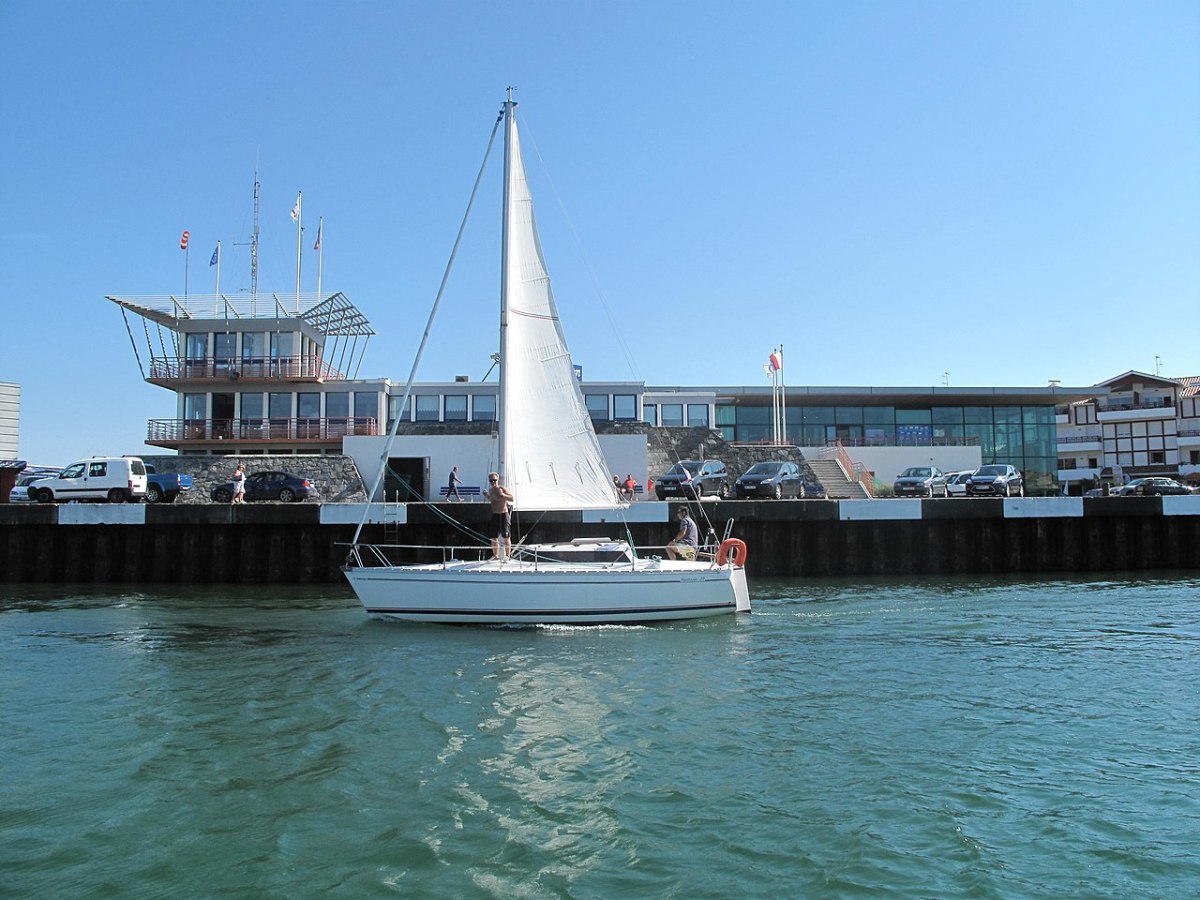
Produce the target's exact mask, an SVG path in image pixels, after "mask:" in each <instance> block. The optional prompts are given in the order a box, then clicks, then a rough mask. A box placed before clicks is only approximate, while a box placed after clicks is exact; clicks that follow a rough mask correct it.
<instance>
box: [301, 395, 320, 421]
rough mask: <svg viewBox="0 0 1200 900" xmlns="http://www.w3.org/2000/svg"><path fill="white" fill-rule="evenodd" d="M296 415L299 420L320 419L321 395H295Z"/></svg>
mask: <svg viewBox="0 0 1200 900" xmlns="http://www.w3.org/2000/svg"><path fill="white" fill-rule="evenodd" d="M296 415H297V416H299V417H300V418H301V419H319V418H320V417H321V395H320V394H314V393H308V392H305V393H303V394H297V395H296Z"/></svg>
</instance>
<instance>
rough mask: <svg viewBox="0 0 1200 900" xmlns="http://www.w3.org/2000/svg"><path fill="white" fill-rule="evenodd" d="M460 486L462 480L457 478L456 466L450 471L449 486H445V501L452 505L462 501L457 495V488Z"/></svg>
mask: <svg viewBox="0 0 1200 900" xmlns="http://www.w3.org/2000/svg"><path fill="white" fill-rule="evenodd" d="M460 484H462V479H461V478H459V477H458V466H455V467H454V468H453V469H451V470H450V484H448V485H447V490H446V499H447V500H449V501H450V502H451V503H453V502H454V501H455V500H462V497H460V496H459V495H458V486H459V485H460Z"/></svg>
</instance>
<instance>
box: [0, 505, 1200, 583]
mask: <svg viewBox="0 0 1200 900" xmlns="http://www.w3.org/2000/svg"><path fill="white" fill-rule="evenodd" d="M896 502H905V501H887V500H880V501H871V503H872V504H883V506H869V507H866V509H867V510H869V511H879V510H884V511H885V512H886V511H887V507H886V504H889V503H896ZM1076 502H1077V501H1076ZM860 508H862V507H860ZM62 509H63V508H61V507H55V506H42V505H21V506H17V505H10V506H0V581H4V582H10V583H19V582H111V583H130V584H135V583H154V582H167V583H172V582H175V583H184V584H207V583H248V584H255V583H263V584H289V583H337V582H341V581H342V576H341V572H340V567H341V566H342V564H343V563H344V562H345V559H346V553H347V549H348V548H347V546H346V545H347V544H348V543H349V541H350V540H351V538H352V536H353V534H354V526H353V525H346V524H322V522H321V519H322V508H321V507H319V506H317V505H315V504H295V505H285V504H262V505H246V506H242V507H229V506H217V505H201V506H197V505H189V506H179V505H175V506H154V507H146V508H145V510H144V514H145V523H144V524H63V523H60V521H59V513H60V511H61V510H62ZM127 509H128V508H127ZM440 509H441V510H442V511H443V512H448V513H450V514H452V515H454V516H455V517H456V518H457V519H458V520H459V521H461V522H462V523H463V525H464V526H466V527H468V528H471V529H474V530H475V531H476V532H482V531H484V529H485V528H486V524H487V521H488V512H487V508H486V507H485V505H484V504H459V505H454V506H452V507H451V506H447V505H440ZM704 509H705V512H706V513H707V515H708V518H709V519H710V520H711V522H712V524H713V527H714V529H715V532H716V534H717V535H720V534H722V533H723V530H724V524H725V521H726V520H727V519H729V518H731V517H732V518H734V519H735V526H734V532H733V533H734V534H735V535H736V536H737V537H739V538H741V539H742V540H744V541H745V542H746V543H747V545H748V546H749V555H748V560H747V570H748V572H749V574H750V575H751V576H752V577H753V576H854V575H921V574H939V573H944V574H952V573H954V574H1000V573H1013V574H1016V573H1042V572H1105V571H1126V570H1143V569H1146V570H1148V569H1200V515H1197V514H1186V515H1164V514H1163V501H1162V500H1161V499H1160V498H1155V497H1146V498H1130V497H1119V498H1117V497H1113V498H1097V499H1096V500H1091V499H1089V500H1085V501H1083V514H1082V515H1068V516H1059V515H1046V516H1042V517H1038V516H1030V515H1018V516H1014V515H1006V508H1005V506H1004V503H1003V502H1002V501H1000V500H992V499H982V500H935V501H922V502H921V507H920V513H921V518H909V519H890V518H874V519H864V520H853V521H843V520H842V517H841V516H840V515H839V504H838V503H836V502H829V501H802V502H775V503H772V502H754V501H744V502H723V503H705V504H704ZM128 511H129V512H137V513H138V514H139V515H140V514H141V510H128ZM100 514H102V511H100V512H99V513H98V515H100ZM667 516H668V510H666V509H663V516H662V519H661V521H656V522H653V523H645V522H632V523H629V524H628V525H626V524H625V523H623V522H621V521H620V520H619V519H617V520H615V521H612V522H606V523H581V522H580V517H579V514H577V513H550V514H546V515H544V516H540V517H538V516H535V515H532V514H521V515H518V516H517V517H516V520H515V529H514V530H515V535H514V537H517V536H519V537H520V538H522V539H524V540H527V541H551V540H569V539H570V538H573V537H579V536H598V535H604V536H607V537H612V538H622V537H632V538H633V540H634V541H635V542H636V543H637V544H638V545H639V546H641V547H647V548H649V547H661V546H662V545H663V544H665V543H666V541H667V540H669V539H670V537H671V533H672V524H671V523H670V522H669V521H668V519H667ZM408 518H409V521H408V523H407V524H406V525H403V526H382V525H370V526H368V527H367V528H366V530H365V532H364V539H366V540H370V541H377V542H384V543H401V544H426V543H427V544H433V545H442V544H456V545H461V544H468V543H471V542H472V539H471V538H470V537H468V536H467V535H466V534H464V533H463V532H462V531H461V530H458V529H456V528H454V527H453V526H451V525H449V524H447V522H446V519H445V517H444V516H443V515H439V514H438V512H437V511H435V510H433V509H430V508H427V507H420V506H412V507H409V510H408ZM701 525H702V532H703V530H704V529H703V526H704V523H703V522H701ZM645 552H647V553H654V552H661V551H655V550H647V551H645ZM435 558H440V555H438V554H433V555H426V557H425V560H426V561H428V560H431V559H435ZM410 560H411V561H416V560H415V559H411V558H410Z"/></svg>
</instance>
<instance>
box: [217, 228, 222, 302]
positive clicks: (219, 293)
mask: <svg viewBox="0 0 1200 900" xmlns="http://www.w3.org/2000/svg"><path fill="white" fill-rule="evenodd" d="M217 302H218V303H220V302H221V242H220V241H217Z"/></svg>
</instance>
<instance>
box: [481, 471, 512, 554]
mask: <svg viewBox="0 0 1200 900" xmlns="http://www.w3.org/2000/svg"><path fill="white" fill-rule="evenodd" d="M487 498H488V502H489V503H491V504H492V527H491V532H490V533H491V536H492V559H500V560H504V559H508V557H509V556H511V555H512V530H511V527H510V521H509V516H510V512H511V510H512V506H511V504H512V501H513V495H512V491H510V490H509V489H508V488H506V487H504V486H503V485H502V484H500V476H499V475H497V474H496V473H495V472H492V473H490V474H489V475H488V489H487ZM501 540H503V541H504V553H503V554H501V553H500V541H501Z"/></svg>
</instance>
